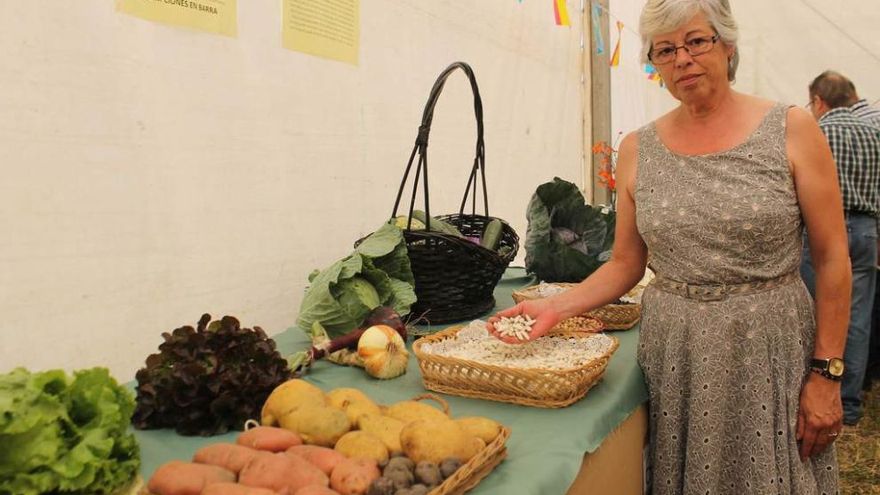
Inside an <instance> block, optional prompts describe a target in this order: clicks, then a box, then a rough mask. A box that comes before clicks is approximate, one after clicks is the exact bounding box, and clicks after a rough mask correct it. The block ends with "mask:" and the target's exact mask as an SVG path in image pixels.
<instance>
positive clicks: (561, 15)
mask: <svg viewBox="0 0 880 495" xmlns="http://www.w3.org/2000/svg"><path fill="white" fill-rule="evenodd" d="M553 15H554V16H555V17H556V25H557V26H571V21H569V20H568V7H567V6H566V5H565V0H553Z"/></svg>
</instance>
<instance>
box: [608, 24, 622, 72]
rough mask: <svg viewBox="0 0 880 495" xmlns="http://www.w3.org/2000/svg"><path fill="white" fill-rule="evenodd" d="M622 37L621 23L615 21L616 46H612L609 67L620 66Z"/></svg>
mask: <svg viewBox="0 0 880 495" xmlns="http://www.w3.org/2000/svg"><path fill="white" fill-rule="evenodd" d="M622 37H623V23H622V22H620V21H617V44H616V45H614V53H613V54H612V55H611V60H610V61H609V63H610V64H611V67H617V66H618V65H620V39H621V38H622Z"/></svg>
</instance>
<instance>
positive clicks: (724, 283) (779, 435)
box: [489, 0, 850, 495]
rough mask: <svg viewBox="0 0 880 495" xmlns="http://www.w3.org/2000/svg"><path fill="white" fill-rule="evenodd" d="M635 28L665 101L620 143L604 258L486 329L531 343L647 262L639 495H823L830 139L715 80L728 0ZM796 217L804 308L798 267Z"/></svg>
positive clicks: (839, 285) (830, 367) (833, 296)
mask: <svg viewBox="0 0 880 495" xmlns="http://www.w3.org/2000/svg"><path fill="white" fill-rule="evenodd" d="M640 24H641V25H640V29H641V33H642V38H643V41H644V52H643V53H644V56H645V59H646V61H650V62H651V63H652V64H654V66H655V67H656V68H657V69H658V70H659V72H660V75H661V76H662V77H663V80H664V81H665V82H666V87H667V88H668V90H669V92H670V93H671V94H672V96H673V97H674V98H676V99H677V100H679V101H680V102H681V104H680V105H679V106H678V107H677V108H675V109H674V110H672V111H671V112H669V113H668V114H666V115H664V116H662V117H660V118H659V119H657V120H656V121H654V122H652V123H650V124H649V125H647V126H645V127H643V128H641V129H640V130H638V131H637V132H635V133H633V134H630V135H629V136H627V137H626V138H625V139H624V141H623V142H622V144H621V146H620V153H619V161H618V168H617V173H618V188H619V191H620V193H619V197H618V205H617V227H616V228H617V230H616V233H615V236H616V238H615V244H614V250H613V254H612V257H611V259H610V260H609V261H608V262H607V263H605V264H604V265H603V266H602V267H601V268H600V269H599V270H597V271H596V272H595V273H594V274H593V275H591V276H590V277H589V278H588V279H587V280H585V281H584V282H582V283H581V284H579V285H577V286H576V287H575V288H573V289H571V290H570V291H568V292H565V293H563V294H560V295H557V296H554V297H551V298H548V299H543V300H534V301H526V302H523V303H520V304H518V305H517V306H515V307H513V308H510V309H509V310H506V311H502V312H501V313H499V314H498V315H496V316H494V317H493V318H490V320H489V323H490V325H489V328H490V331H493V332H494V324H495V322H497V319H498V317H499V316H508V317H509V316H514V315H517V314H528V315H530V316H532V317H533V318H535V319H536V323H535V324H534V325H533V326H532V330H531V333H530V337H531V338H536V337H539V336H540V335H543V334H545V333H546V332H547V331H548V330H549V329H550V328H551V327H553V326H554V325H555V324H556V323H557V322H558V321H559V320H560V319H563V318H566V317H570V316H573V315H577V314H580V313H583V312H584V311H587V310H590V309H593V308H596V307H599V306H602V305H603V304H606V303H609V302H611V301H614V300H615V299H617V298H618V297H620V296H621V295H622V294H624V293H625V292H626V291H627V290H629V289H630V288H631V287H633V286H634V285H635V284H636V283H637V282H638V280H639V279H640V278H641V277H642V274H643V271H644V268H645V265H646V263H648V264H649V265H650V267H651V268H652V269H653V270H654V271H655V272H656V274H657V277H656V279H655V281H654V282H653V283H652V285H650V286H649V287H648V288H647V289H646V290H645V293H644V295H643V299H642V303H643V310H642V320H641V321H642V324H641V331H640V336H639V347H638V361H639V364H640V365H641V367H642V369H643V371H644V374H645V378H646V381H647V384H648V390H649V395H650V432H651V433H650V441H651V461H652V463H653V480H652V485H653V493H662V494H667V493H687V494H701V495H702V494H716V493H779V494H817V495H818V494H833V493H837V467H836V462H835V456H834V449H833V448H830V447H831V444H832V442H833V441H834V439H835V438H836V437H837V435H838V433H839V431H840V428H841V417H842V410H841V402H840V382H839V379H840V376H841V374H842V365H841V362H840V358H841V357H842V354H843V347H844V342H845V339H846V328H847V320H848V317H849V299H850V266H849V259H848V254H847V252H848V251H847V249H848V247H847V237H846V231H845V228H844V218H843V215H842V213H841V212H842V211H843V206H842V204H841V195H840V189H839V186H838V182H837V175H836V170H835V166H834V162H833V161H832V157H831V153H830V151H829V148H828V144H827V142H826V141H825V138H824V137H823V135H822V132H821V131H820V130H819V127H818V126H817V124H816V122H815V121H814V120H813V118H812V117H811V116H810V114H808V113H807V112H806V111H805V110H803V109H801V108H795V107H792V106H789V105H783V104H779V103H774V102H772V101H767V100H763V99H760V98H756V97H753V96H749V95H745V94H742V93H738V92H736V91H734V90H733V89H732V88H731V81H733V80H734V76H735V74H736V68H737V62H738V59H739V57H738V53H737V46H736V40H737V27H736V22H735V21H734V19H733V17H732V16H731V11H730V5H729V3H728V1H727V0H648V1H647V4H646V5H645V7H644V10H643V12H642V16H641V23H640ZM805 225H806V227H807V232H808V236H809V245H810V249H811V251H812V253H813V260H814V265H815V267H816V275H817V277H816V278H817V289H818V290H817V293H816V300H815V306H814V303H813V300H812V298H811V297H810V295H809V293H808V292H807V290H806V288H805V286H804V284H803V282H802V280H801V278H800V277H799V274H798V267H799V263H800V256H801V243H802V242H803V241H802V237H801V236H802V232H803V229H804V226H805ZM496 336H497V337H498V338H501V339H506V338H505V337H502V336H500V335H497V333H496Z"/></svg>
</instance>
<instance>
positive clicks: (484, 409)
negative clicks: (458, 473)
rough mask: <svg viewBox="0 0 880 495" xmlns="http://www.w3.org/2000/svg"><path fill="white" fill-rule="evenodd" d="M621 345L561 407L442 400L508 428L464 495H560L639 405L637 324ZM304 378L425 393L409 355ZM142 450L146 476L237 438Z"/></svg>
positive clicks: (510, 277) (143, 434)
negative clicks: (396, 372)
mask: <svg viewBox="0 0 880 495" xmlns="http://www.w3.org/2000/svg"><path fill="white" fill-rule="evenodd" d="M532 283H534V280H533V279H532V278H531V277H529V276H526V275H525V272H524V271H523V269H521V268H511V269H508V270H507V272H506V273H505V275H504V277H503V278H502V280H501V283H499V285H498V287H497V288H496V290H495V299H496V308H495V309H496V310H498V309H501V308H504V307H508V306H510V305H512V304H513V300H512V299H511V297H510V294H511V292H512V291H513V290H515V289H517V288H520V287H524V286H527V285H530V284H532ZM614 335H615V336H616V337H617V338H618V339H619V340H620V347H619V348H618V349H617V351H616V352H615V353H614V356H613V357H612V359H611V362H610V363H609V365H608V368H607V369H606V372H605V377H604V378H603V380H602V382H600V383H599V384H597V385H596V386H595V387H593V388H592V389H591V390H590V391H589V393H588V394H587V396H586V397H585V398H584V399H583V400H581V401H579V402H577V403H575V404H573V405H571V406H569V407H566V408H563V409H539V408H534V407H525V406H517V405H513V404H504V403H498V402H490V401H484V400H477V399H467V398H462V397H454V396H446V395H444V396H443V397H444V399H446V400H447V402H448V403H449V406H450V409H451V411H452V414H453V416H464V415H479V416H486V417H490V418H493V419H495V420H496V421H500V422H501V423H503V424H505V425H507V426H509V427H510V428H511V430H512V433H511V436H510V439H509V440H508V443H507V449H508V457H507V459H505V460H504V462H502V463H501V465H499V466H498V467H497V468H496V469H495V470H494V471H493V472H492V473H491V474H490V475H489V476H488V477H486V478H485V479H484V480H483V481H482V482H481V483H480V484H479V485H478V486H477V487H476V488H475V489H474V490H473V491H472V492H471V493H474V494H476V495H478V494H499V493H508V494H523V495H525V494H535V495H539V494H540V495H547V494H562V493H565V491H566V490H567V489H568V487H569V486H570V485H571V483H572V482H573V481H574V479H575V476H577V473H578V471H579V469H580V467H581V461H582V459H583V455H584V454H585V453H587V452H593V451H594V450H596V448H598V447H599V445H600V444H601V443H602V440H603V439H604V438H605V437H606V436H607V435H608V434H609V433H611V431H613V430H614V429H615V428H617V426H619V425H620V424H621V423H622V422H623V421H624V420H625V419H626V418H627V417H628V416H629V415H630V414H631V413H632V412H633V411H634V410H635V409H636V408H637V407H638V406H639V404H641V403H642V402H644V401H646V400H647V397H648V395H647V390H646V388H645V384H644V378H643V376H642V372H641V370H640V369H639V367H638V365H637V363H636V345H637V342H638V327H636V328H634V329H632V330H627V331H623V332H615V333H614ZM273 338H274V339H275V340H276V342H277V343H278V347H279V349H280V350H281V351H282V352H283V353H285V354H287V353H291V352H293V351H295V350H299V349H303V348H305V347H306V346H307V345H308V340H307V339H306V337H305V335H304V334H303V333H302V332H301V331H300V330H299V329H297V328H290V329H288V330H286V331H285V332H283V333H281V334H278V335H275V336H274V337H273ZM306 379H307V380H309V381H310V382H312V383H314V384H315V385H317V386H318V387H320V388H321V389H323V390H325V391H328V390H330V389H333V388H337V387H354V388H357V389H360V390H361V391H363V392H364V393H366V394H367V395H368V396H369V397H370V398H372V399H373V400H375V401H376V402H379V403H384V404H389V403H392V402H396V401H399V400H404V399H409V398H412V397H414V396H416V395H419V394H422V393H425V392H426V390H425V388H424V387H423V386H422V381H421V375H420V373H419V368H418V363H417V361H416V359H415V356H414V355H413V356H412V358H411V359H410V363H409V367H408V369H407V372H406V374H405V375H403V376H402V377H399V378H395V379H393V380H391V381H380V380H375V379H373V378H370V377H369V376H367V375H366V373H364V372H363V370H361V369H360V368H348V367H343V366H337V365H334V364H331V363H327V362H319V363H316V365H315V366H314V367H313V368H312V370H311V372H310V373H309V374H308V375H307V376H306ZM135 434H136V436H137V439H138V442H139V443H140V445H141V455H142V458H143V465H142V467H141V474H142V475H143V476H144V478H145V479H148V478H149V476H151V475H152V473H153V471H154V470H155V469H156V468H157V467H158V466H159V465H160V464H162V463H164V462H166V461H169V460H171V459H186V460H188V459H190V458H191V457H192V455H193V453H194V452H195V451H196V450H197V449H198V448H199V447H201V446H203V445H206V444H209V443H215V442H231V441H234V438H235V436H236V435H237V433H230V434H226V435H220V436H215V437H210V438H201V437H182V436H179V435H176V434H175V433H174V432H173V431H171V430H151V431H136V432H135Z"/></svg>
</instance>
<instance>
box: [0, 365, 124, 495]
mask: <svg viewBox="0 0 880 495" xmlns="http://www.w3.org/2000/svg"><path fill="white" fill-rule="evenodd" d="M133 411H134V398H133V397H132V395H131V392H129V391H128V390H126V389H125V388H123V387H122V386H120V385H119V384H118V383H117V382H116V380H114V379H113V378H112V377H111V376H110V373H109V372H108V371H107V370H106V369H105V368H92V369H88V370H81V371H77V372H75V373H74V374H73V378H72V379H71V378H70V377H68V375H67V374H65V373H64V372H63V371H61V370H52V371H45V372H40V373H31V372H29V371H27V370H25V369H24V368H17V369H15V370H13V371H12V372H10V373H7V374H4V375H0V446H2V447H0V494H2V495H37V494H42V493H67V492H69V493H93V494H109V493H113V492H114V491H116V490H118V489H120V488H122V487H124V486H126V485H127V484H129V483H130V482H131V481H132V479H133V478H134V477H135V476H136V474H137V471H138V469H139V468H140V452H139V449H138V445H137V442H136V441H135V438H134V435H132V434H131V433H130V432H129V431H128V424H129V421H130V420H131V416H132V412H133Z"/></svg>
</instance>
